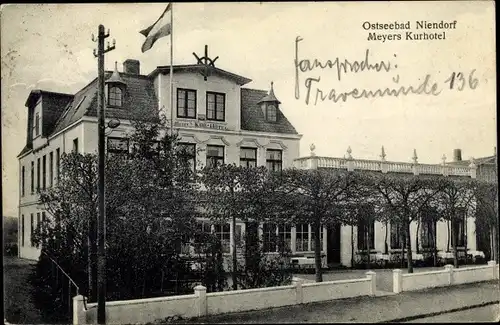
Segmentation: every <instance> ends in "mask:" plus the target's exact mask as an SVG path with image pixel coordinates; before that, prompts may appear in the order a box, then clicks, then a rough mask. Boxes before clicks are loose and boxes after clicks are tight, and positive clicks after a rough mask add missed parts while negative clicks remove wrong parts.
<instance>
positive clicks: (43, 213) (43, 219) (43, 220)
mask: <svg viewBox="0 0 500 325" xmlns="http://www.w3.org/2000/svg"><path fill="white" fill-rule="evenodd" d="M45 220H46V216H45V212H42V223H44V222H45Z"/></svg>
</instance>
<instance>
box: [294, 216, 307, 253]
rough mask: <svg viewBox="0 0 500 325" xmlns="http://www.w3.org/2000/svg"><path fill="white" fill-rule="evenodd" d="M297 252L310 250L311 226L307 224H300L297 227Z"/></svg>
mask: <svg viewBox="0 0 500 325" xmlns="http://www.w3.org/2000/svg"><path fill="white" fill-rule="evenodd" d="M295 250H296V251H297V252H306V251H308V250H309V225H308V224H307V223H301V224H298V225H297V227H296V231H295Z"/></svg>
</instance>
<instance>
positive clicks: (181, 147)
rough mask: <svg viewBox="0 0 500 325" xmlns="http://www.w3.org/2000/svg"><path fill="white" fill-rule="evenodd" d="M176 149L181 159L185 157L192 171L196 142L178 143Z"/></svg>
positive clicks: (194, 165)
mask: <svg viewBox="0 0 500 325" xmlns="http://www.w3.org/2000/svg"><path fill="white" fill-rule="evenodd" d="M177 149H178V153H179V156H180V157H181V159H185V161H186V162H187V163H188V164H189V167H190V168H191V170H192V171H193V172H194V171H195V170H196V144H194V143H179V144H178V148H177Z"/></svg>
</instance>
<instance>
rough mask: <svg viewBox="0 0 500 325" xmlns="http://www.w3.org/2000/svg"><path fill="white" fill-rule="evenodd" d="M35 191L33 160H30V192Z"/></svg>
mask: <svg viewBox="0 0 500 325" xmlns="http://www.w3.org/2000/svg"><path fill="white" fill-rule="evenodd" d="M33 193H35V162H34V161H32V162H31V194H33Z"/></svg>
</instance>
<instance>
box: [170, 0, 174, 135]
mask: <svg viewBox="0 0 500 325" xmlns="http://www.w3.org/2000/svg"><path fill="white" fill-rule="evenodd" d="M173 74H174V3H173V2H171V7H170V135H172V134H173V133H174V132H173V130H174V84H173V82H172V76H173Z"/></svg>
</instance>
